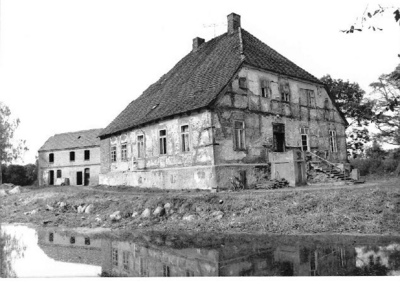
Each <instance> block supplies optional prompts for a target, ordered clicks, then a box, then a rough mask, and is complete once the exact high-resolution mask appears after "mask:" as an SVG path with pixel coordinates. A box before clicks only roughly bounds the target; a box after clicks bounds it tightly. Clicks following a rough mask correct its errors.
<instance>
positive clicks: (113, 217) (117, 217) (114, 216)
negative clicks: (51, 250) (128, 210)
mask: <svg viewBox="0 0 400 281" xmlns="http://www.w3.org/2000/svg"><path fill="white" fill-rule="evenodd" d="M110 219H111V220H112V221H119V220H120V219H121V211H116V212H114V213H112V214H111V215H110Z"/></svg>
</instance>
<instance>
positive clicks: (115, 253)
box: [111, 248, 118, 266]
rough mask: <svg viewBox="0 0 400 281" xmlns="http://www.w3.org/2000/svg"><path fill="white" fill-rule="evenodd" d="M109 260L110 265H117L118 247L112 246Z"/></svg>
mask: <svg viewBox="0 0 400 281" xmlns="http://www.w3.org/2000/svg"><path fill="white" fill-rule="evenodd" d="M111 262H112V265H114V266H118V249H116V248H112V250H111Z"/></svg>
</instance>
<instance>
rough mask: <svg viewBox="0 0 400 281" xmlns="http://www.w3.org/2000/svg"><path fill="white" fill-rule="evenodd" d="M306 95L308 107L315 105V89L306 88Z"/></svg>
mask: <svg viewBox="0 0 400 281" xmlns="http://www.w3.org/2000/svg"><path fill="white" fill-rule="evenodd" d="M306 95H307V105H308V107H315V92H314V91H313V90H308V89H306Z"/></svg>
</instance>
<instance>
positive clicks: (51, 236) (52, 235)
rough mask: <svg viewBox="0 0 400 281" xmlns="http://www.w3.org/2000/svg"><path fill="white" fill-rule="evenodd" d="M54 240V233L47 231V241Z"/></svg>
mask: <svg viewBox="0 0 400 281" xmlns="http://www.w3.org/2000/svg"><path fill="white" fill-rule="evenodd" d="M53 241H54V233H53V232H50V233H49V242H53Z"/></svg>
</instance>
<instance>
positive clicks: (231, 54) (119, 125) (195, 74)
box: [100, 15, 322, 138]
mask: <svg viewBox="0 0 400 281" xmlns="http://www.w3.org/2000/svg"><path fill="white" fill-rule="evenodd" d="M236 16H237V15H236ZM239 17H240V16H239ZM239 24H240V23H239ZM244 64H247V65H250V66H255V67H257V68H260V69H265V70H268V71H271V72H275V73H277V74H282V75H287V76H291V77H296V78H299V79H302V80H306V81H310V82H313V83H318V84H321V85H322V82H321V81H320V80H318V79H317V78H316V77H314V76H313V75H311V74H309V73H308V72H307V71H305V70H303V69H302V68H300V67H299V66H297V65H296V64H294V63H293V62H291V61H290V60H288V59H287V58H285V57H284V56H282V55H280V54H279V53H278V52H276V51H275V50H274V49H272V48H271V47H269V46H268V45H266V44H264V43H263V42H261V41H260V40H258V39H257V38H256V37H254V36H253V35H251V34H250V33H249V32H247V31H245V30H244V29H242V28H240V27H239V28H238V29H237V30H236V31H235V32H227V33H225V34H222V35H221V36H218V37H216V38H214V39H212V40H210V41H208V42H206V43H203V44H201V45H200V47H199V48H198V49H197V50H193V51H191V52H190V53H189V54H188V55H186V56H185V57H184V58H183V59H182V60H181V61H179V62H178V63H177V64H176V65H175V66H174V67H173V68H172V69H171V70H170V71H169V72H168V73H167V74H165V75H164V76H162V77H161V78H160V79H159V80H158V81H157V82H156V83H154V84H153V85H151V86H150V87H149V88H148V89H147V90H145V91H144V92H143V94H142V95H141V96H140V97H139V98H138V99H136V100H134V101H132V102H131V103H130V104H129V105H128V106H127V107H126V108H125V109H124V110H123V111H122V112H121V113H120V114H119V115H118V116H117V117H116V118H115V119H114V120H113V121H112V122H111V123H110V124H109V125H108V126H107V127H106V128H105V129H104V130H103V131H102V132H101V134H100V137H101V138H104V137H107V136H110V135H112V134H115V133H118V132H121V131H124V130H128V129H131V128H133V127H136V126H140V125H142V124H144V123H147V122H150V121H154V120H157V119H159V118H164V117H167V116H172V115H175V114H179V113H184V112H187V111H190V110H196V109H199V108H203V107H205V106H208V105H209V104H210V103H212V101H214V99H215V98H216V96H217V95H218V94H219V93H220V92H221V90H222V89H223V88H224V87H225V86H226V85H227V83H228V82H229V81H230V80H231V78H232V77H233V76H234V75H235V73H236V72H237V71H238V69H239V68H240V67H241V66H242V65H244Z"/></svg>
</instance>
